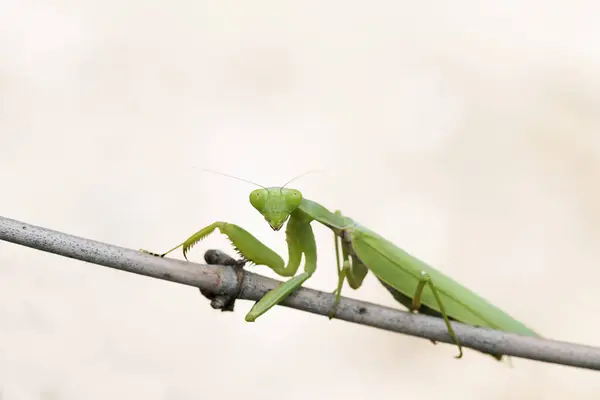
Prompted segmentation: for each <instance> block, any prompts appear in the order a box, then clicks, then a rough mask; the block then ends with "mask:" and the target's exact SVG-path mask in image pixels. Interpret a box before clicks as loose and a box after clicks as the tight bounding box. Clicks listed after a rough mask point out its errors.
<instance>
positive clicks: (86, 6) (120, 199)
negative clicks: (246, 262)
mask: <svg viewBox="0 0 600 400" xmlns="http://www.w3.org/2000/svg"><path fill="white" fill-rule="evenodd" d="M538 6H539V3H538V2H534V1H519V2H517V1H508V2H501V3H500V2H498V3H490V2H486V3H485V4H482V3H481V2H476V1H469V0H460V1H454V2H452V3H445V2H441V1H438V2H420V3H418V4H416V3H414V2H406V1H401V2H391V1H389V2H385V1H379V2H370V3H368V5H367V4H366V3H364V4H360V3H358V2H342V1H325V2H316V1H308V2H307V1H304V2H282V3H279V2H274V1H253V2H219V3H216V2H206V1H195V2H192V1H173V2H170V3H166V2H155V1H150V2H148V1H140V0H136V1H129V2H118V1H114V0H109V1H104V2H100V1H84V2H71V1H56V2H17V1H12V0H2V1H1V2H0V181H1V182H2V187H3V194H2V196H1V209H2V215H3V216H5V217H10V218H15V219H19V220H23V221H25V222H28V223H33V224H36V225H41V226H44V227H47V228H51V229H56V230H61V231H64V232H67V233H70V234H75V235H80V236H84V237H88V238H91V239H95V240H100V241H104V242H109V243H113V244H116V245H120V246H125V247H130V248H134V249H137V248H140V247H143V248H146V249H150V250H154V251H165V250H167V249H169V248H171V247H172V246H173V245H175V244H177V243H179V242H180V241H181V240H183V239H185V238H187V237H188V235H190V234H191V233H193V232H195V231H196V230H198V229H199V228H201V227H204V226H206V225H207V224H209V223H212V222H213V221H216V220H225V221H229V222H233V223H237V224H239V225H241V226H243V227H245V228H246V229H248V230H249V231H251V232H253V233H254V234H256V235H257V236H258V237H259V238H261V239H262V240H264V241H265V243H267V244H269V245H270V246H272V248H273V249H275V250H276V251H278V252H280V253H281V254H282V255H284V256H287V251H286V243H285V237H284V234H283V233H282V232H273V231H272V230H271V229H270V228H269V226H268V225H267V224H266V223H265V222H264V220H263V219H262V217H261V216H260V215H259V214H258V213H257V212H255V211H254V209H253V208H252V207H251V206H250V204H249V202H248V194H249V192H250V191H251V190H252V189H254V187H253V186H252V185H248V184H245V183H243V182H239V181H235V180H232V179H229V178H226V177H222V176H218V175H214V174H209V173H206V172H203V171H202V168H209V169H213V170H218V171H222V172H224V173H228V174H233V175H236V176H240V177H242V178H245V179H249V180H252V181H255V182H258V183H260V184H263V185H281V184H283V183H284V182H286V181H287V180H289V179H290V178H292V177H294V176H296V175H299V174H302V173H304V172H306V171H308V170H314V169H318V170H323V171H324V172H322V173H316V174H310V175H307V176H305V177H302V178H301V179H299V180H297V181H296V182H295V183H294V185H293V186H294V187H296V188H298V189H300V190H302V191H303V192H304V194H305V196H306V197H309V198H311V199H313V200H316V201H318V202H320V203H322V204H324V205H325V206H327V207H329V208H331V209H341V210H342V211H343V212H344V213H346V214H347V215H349V216H352V217H354V218H356V219H357V220H358V221H360V222H361V223H363V224H365V225H366V226H368V227H370V228H372V229H374V230H375V231H377V232H379V233H380V234H382V235H384V236H385V237H387V238H389V239H390V240H392V241H394V242H395V243H397V244H399V245H400V246H401V247H403V248H405V249H406V250H407V251H409V252H411V253H413V254H415V255H417V256H419V257H421V258H423V259H424V260H426V261H428V262H429V263H431V264H432V265H434V266H435V267H437V268H439V269H441V270H442V271H444V272H445V273H447V274H448V275H450V276H452V277H454V278H456V279H457V280H458V281H460V282H461V283H463V284H465V285H466V286H468V287H470V288H472V289H474V290H475V291H476V292H478V293H479V294H481V295H482V296H484V297H486V298H488V299H489V300H491V301H492V302H493V303H495V304H497V305H499V306H500V307H501V308H503V309H505V310H506V311H508V312H509V313H511V314H513V315H514V316H516V317H517V318H519V319H521V320H523V321H525V322H526V323H527V324H528V325H530V326H531V327H532V328H534V329H536V330H537V331H539V332H540V333H542V334H543V335H545V336H547V337H549V338H553V339H559V340H567V341H572V342H578V343H585V344H590V345H596V346H600V335H599V334H598V333H599V332H600V322H599V321H598V319H597V318H596V316H597V315H598V312H599V311H600V310H599V304H600V303H599V302H600V293H599V292H598V290H597V288H598V283H597V282H598V281H599V280H600V268H598V259H599V257H600V247H599V246H597V243H598V240H599V239H600V207H599V206H598V204H599V201H600V190H599V189H598V183H597V182H598V180H597V176H598V170H599V168H600V135H599V134H598V129H599V128H600V112H599V107H600V77H599V75H598V70H599V67H600V47H598V40H599V38H600V25H598V24H597V15H599V14H598V13H599V12H600V4H599V3H597V2H592V1H583V0H574V1H571V2H559V1H549V2H545V3H544V7H543V8H539V7H538ZM314 229H315V233H316V236H317V240H318V244H319V250H320V254H319V257H320V259H319V260H320V264H319V269H318V271H317V273H316V274H315V276H314V277H313V278H312V279H311V280H310V281H309V282H308V283H307V286H309V287H312V288H315V289H321V290H326V291H332V290H333V289H334V287H335V283H336V273H335V266H334V265H335V264H334V263H335V257H334V253H333V241H332V239H331V234H330V232H329V231H328V230H326V229H325V228H323V227H320V226H316V227H315V228H314ZM208 248H219V249H222V250H226V251H230V250H231V248H230V246H229V245H228V242H227V240H226V239H225V238H224V237H223V236H221V235H219V234H215V235H214V236H211V237H210V238H209V239H208V240H206V241H204V242H203V243H202V244H201V245H199V246H196V247H195V248H194V251H193V252H192V253H190V258H191V259H192V260H194V261H199V262H202V261H203V253H204V251H205V250H206V249H208ZM175 257H179V258H180V257H181V255H180V253H176V255H175ZM253 271H255V272H259V273H263V274H265V275H268V276H273V277H274V276H275V275H274V274H272V273H271V272H270V271H269V270H268V269H267V268H266V267H254V268H253ZM345 295H346V296H350V297H355V298H359V299H364V300H368V301H373V302H378V303H381V304H385V305H390V306H396V305H395V303H394V301H393V299H392V298H391V296H390V295H389V294H388V293H387V291H385V289H383V288H382V287H381V286H380V285H379V283H378V282H377V281H376V280H375V279H374V278H373V277H372V276H369V277H368V278H367V280H366V282H365V284H364V286H363V287H362V288H361V289H360V290H358V291H352V290H350V289H346V291H345ZM0 304H1V306H0V393H1V394H2V399H6V400H13V399H106V398H112V399H129V398H139V399H141V398H143V399H146V400H153V399H169V400H171V399H173V400H183V399H199V398H220V399H234V398H244V399H247V400H250V399H261V400H264V399H306V398H309V397H310V398H322V399H327V398H333V397H334V396H335V397H339V398H344V399H364V398H376V399H398V398H404V399H439V398H444V399H446V400H449V399H461V400H467V399H481V398H483V397H484V396H486V397H487V398H490V399H514V398H527V399H565V398H568V397H572V398H577V399H592V398H593V399H596V398H598V393H599V392H600V379H598V375H597V373H594V372H591V371H586V370H577V369H574V368H568V367H561V366H555V365H550V364H548V365H546V364H543V363H539V362H533V361H527V360H521V359H516V358H515V359H513V360H512V364H513V367H512V368H511V367H510V366H509V365H507V364H506V363H504V364H502V363H497V362H495V361H493V360H492V359H491V358H490V357H487V356H484V355H480V354H479V353H477V352H474V351H471V350H466V352H465V357H464V358H463V359H462V360H460V361H457V360H455V359H454V358H453V357H454V355H455V354H456V348H455V347H453V346H450V345H446V344H439V345H437V346H433V345H432V344H431V343H430V342H429V341H426V340H421V339H417V338H412V337H408V336H404V335H398V334H393V333H389V332H384V331H379V330H375V329H371V328H366V327H362V326H358V325H353V324H349V323H345V322H342V321H329V320H328V319H327V318H323V317H318V316H315V315H311V314H307V313H302V312H299V311H295V310H289V309H285V308H275V309H273V310H271V311H270V312H269V313H268V314H266V315H265V316H263V317H261V319H259V320H258V321H257V322H256V323H254V324H248V323H245V322H244V315H245V313H246V312H247V311H248V310H249V309H250V307H251V303H249V302H242V301H239V302H238V303H237V304H236V312H234V313H220V312H216V311H214V310H213V309H211V308H210V306H209V302H208V301H207V300H206V299H205V298H204V297H202V296H201V295H200V294H199V292H198V290H196V289H194V288H190V287H186V286H182V285H177V284H173V283H170V282H164V281H160V280H156V279H151V278H146V277H141V276H136V275H132V274H128V273H125V272H119V271H114V270H111V269H108V268H103V267H100V266H95V265H92V264H86V263H82V262H79V261H75V260H70V259H66V258H62V257H59V256H55V255H51V254H47V253H43V252H39V251H35V250H32V249H29V248H25V247H20V246H17V245H13V244H10V243H6V242H1V243H0Z"/></svg>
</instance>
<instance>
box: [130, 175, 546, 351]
mask: <svg viewBox="0 0 600 400" xmlns="http://www.w3.org/2000/svg"><path fill="white" fill-rule="evenodd" d="M212 172H215V171H212ZM219 174H221V175H225V176H228V177H231V178H234V179H239V180H242V181H245V182H248V183H251V184H254V185H256V186H259V187H260V189H256V190H253V191H252V192H251V193H250V204H251V205H252V206H253V207H254V208H255V209H256V210H257V211H258V212H259V213H260V214H261V215H262V216H263V217H264V219H265V220H266V221H267V223H268V224H269V226H270V227H271V228H272V229H273V230H274V231H279V230H281V228H282V227H283V226H284V224H285V223H286V222H287V226H286V229H285V235H286V241H287V245H288V261H287V264H286V263H285V262H284V260H283V259H282V258H281V257H280V256H279V255H278V254H277V253H276V252H274V251H273V250H271V249H270V248H269V247H267V246H266V245H264V244H263V243H262V242H261V241H259V240H258V239H257V238H256V237H254V236H253V235H252V234H251V233H249V232H248V231H246V230H245V229H243V228H242V227H240V226H238V225H235V224H231V223H228V222H223V221H217V222H214V223H212V224H210V225H208V226H206V227H205V228H203V229H201V230H199V231H198V232H196V233H194V234H193V235H192V236H190V237H189V238H188V239H186V240H185V241H184V242H182V243H180V244H179V245H177V246H175V247H173V248H172V249H171V250H169V251H167V252H165V253H162V254H157V253H151V252H149V251H147V250H143V249H141V250H140V251H142V252H145V253H150V254H154V255H156V256H159V257H164V256H166V255H167V254H169V253H171V252H173V251H174V250H176V249H178V248H180V247H182V248H183V256H184V257H185V258H186V260H187V253H188V252H189V250H190V249H191V248H192V247H193V246H194V245H195V244H197V243H198V242H199V241H201V240H202V239H204V238H205V237H207V236H208V235H210V234H211V233H212V232H214V231H215V229H218V230H219V231H220V232H221V233H222V234H224V235H225V236H227V237H228V238H229V240H230V241H231V243H232V244H233V246H234V247H235V250H236V251H237V252H238V253H239V254H240V255H241V256H242V257H243V259H244V260H245V261H248V262H251V263H253V264H256V265H265V266H267V267H269V268H271V269H272V270H273V271H274V272H275V273H277V274H278V275H280V276H282V277H292V278H291V279H289V280H287V281H285V282H283V283H281V284H280V285H278V286H277V287H275V288H274V289H272V290H271V291H269V292H268V293H266V294H265V295H264V296H263V297H262V298H261V299H260V300H259V301H258V302H256V303H255V304H254V306H253V307H252V308H251V310H250V311H249V312H248V314H247V315H246V317H245V320H246V321H248V322H254V321H255V320H256V319H257V318H258V317H260V316H261V315H263V314H264V313H265V312H267V311H268V310H269V309H271V308H272V307H273V306H275V305H277V304H278V303H280V302H281V301H283V300H284V299H285V298H286V297H287V296H289V295H290V294H291V293H293V292H294V291H295V290H296V289H297V288H299V287H300V286H302V284H303V283H304V282H306V281H307V280H308V279H309V278H310V277H311V276H312V275H313V274H314V272H315V271H316V269H317V244H316V242H315V237H314V234H313V230H312V226H311V223H312V222H313V221H317V222H319V223H321V224H322V225H324V226H326V227H327V228H329V229H331V231H332V232H333V234H334V241H335V252H336V261H337V273H338V283H337V287H336V289H335V291H334V294H335V301H334V304H333V306H332V309H331V312H330V314H329V318H330V319H331V318H333V316H334V315H335V312H336V309H337V306H338V304H339V302H340V298H341V294H342V287H343V286H344V282H348V285H349V286H350V287H351V288H352V289H355V290H356V289H358V288H360V286H361V285H362V283H363V280H364V279H365V277H366V275H367V273H368V271H371V273H373V275H375V277H376V278H377V279H378V280H379V281H380V282H381V283H382V285H383V286H384V287H385V288H386V289H387V290H388V291H389V292H390V293H391V294H392V296H393V297H394V298H395V299H396V300H397V301H398V302H399V303H401V304H402V305H403V306H405V307H406V308H408V309H409V310H410V311H411V312H419V313H422V314H426V315H430V316H435V317H441V318H443V320H444V322H445V324H446V327H447V329H448V333H449V335H450V336H451V338H452V340H453V342H454V343H455V344H456V345H457V346H458V351H459V354H458V355H457V356H456V358H461V357H462V355H463V351H462V346H461V344H460V341H459V340H458V338H457V336H456V334H455V332H454V330H453V329H452V325H451V324H450V321H451V320H454V321H458V322H462V323H466V324H470V325H475V326H482V327H487V328H491V329H498V330H502V331H506V332H511V333H517V334H521V335H527V336H535V337H539V335H538V334H537V333H536V332H534V331H533V330H531V329H530V328H528V327H527V326H525V325H524V324H523V323H521V322H520V321H517V320H516V319H514V318H513V317H511V316H510V315H508V314H507V313H505V312H504V311H502V310H501V309H500V308H498V307H496V306H494V305H493V304H491V303H490V302H488V301H487V300H485V299H484V298H482V297H480V296H479V295H477V294H476V293H474V292H473V291H471V290H470V289H468V288H466V287H465V286H463V285H461V284H460V283H458V282H456V281H455V280H453V279H452V278H450V277H448V276H447V275H444V274H443V273H441V272H440V271H438V270H437V269H435V268H433V267H432V266H430V265H428V264H427V263H425V262H424V261H422V260H420V259H418V258H416V257H414V256H412V255H411V254H409V253H407V252H406V251H405V250H403V249H401V248H400V247H398V246H396V245H395V244H393V243H391V242H390V241H388V240H386V239H385V238H383V237H382V236H380V235H378V234H377V233H375V232H373V231H372V230H370V229H368V228H366V227H365V226H363V225H361V224H359V223H358V222H357V221H355V220H354V219H352V218H349V217H347V216H345V215H342V213H341V211H339V210H336V211H334V212H331V211H330V210H328V209H327V208H325V207H324V206H322V205H320V204H319V203H316V202H314V201H312V200H309V199H307V198H305V197H303V195H302V193H301V192H300V191H299V190H296V189H290V188H286V187H285V186H287V185H288V184H289V183H290V182H292V181H293V180H294V179H296V178H298V177H296V178H294V179H292V180H291V181H289V182H287V183H286V184H285V185H283V186H281V187H264V186H262V185H258V184H256V183H254V182H250V181H247V180H245V179H241V178H237V177H235V176H231V175H227V174H222V173H219ZM303 175H304V174H303ZM301 176H302V175H301ZM340 247H341V253H342V254H341V256H342V257H341V258H342V260H341V262H340ZM302 256H304V271H303V272H302V273H300V274H298V275H296V272H297V271H298V269H299V267H300V263H301V260H302ZM487 354H490V355H491V356H493V357H494V358H495V359H497V360H501V359H502V357H503V355H502V354H491V353H487Z"/></svg>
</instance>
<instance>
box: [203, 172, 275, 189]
mask: <svg viewBox="0 0 600 400" xmlns="http://www.w3.org/2000/svg"><path fill="white" fill-rule="evenodd" d="M203 171H207V172H212V173H213V174H217V175H223V176H226V177H228V178H232V179H237V180H238V181H242V182H246V183H249V184H251V185H256V186H258V187H261V188H263V189H266V187H264V186H263V185H259V184H258V183H255V182H252V181H249V180H247V179H244V178H239V177H237V176H233V175H228V174H225V173H223V172H219V171H213V170H211V169H206V168H203Z"/></svg>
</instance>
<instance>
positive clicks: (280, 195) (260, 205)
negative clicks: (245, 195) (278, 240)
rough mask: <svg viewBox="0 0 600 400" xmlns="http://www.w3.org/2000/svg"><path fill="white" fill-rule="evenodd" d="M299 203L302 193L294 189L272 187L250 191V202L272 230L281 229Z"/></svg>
mask: <svg viewBox="0 0 600 400" xmlns="http://www.w3.org/2000/svg"><path fill="white" fill-rule="evenodd" d="M300 203H302V193H300V191H299V190H296V189H285V188H280V187H272V188H263V189H256V190H253V191H252V193H250V204H252V206H253V207H254V208H256V210H257V211H258V212H259V213H261V214H262V216H263V217H265V220H266V221H267V222H268V223H269V225H270V226H271V228H273V230H274V231H278V230H280V229H281V227H282V226H283V224H285V221H287V219H288V218H289V217H290V214H291V213H292V212H294V210H296V209H297V208H298V207H299V206H300Z"/></svg>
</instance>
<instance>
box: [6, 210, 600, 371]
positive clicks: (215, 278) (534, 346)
mask: <svg viewBox="0 0 600 400" xmlns="http://www.w3.org/2000/svg"><path fill="white" fill-rule="evenodd" d="M0 240H5V241H8V242H12V243H17V244H20V245H23V246H27V247H31V248H34V249H38V250H42V251H46V252H50V253H54V254H58V255H62V256H65V257H69V258H74V259H78V260H81V261H86V262H89V263H94V264H98V265H103V266H105V267H110V268H115V269H118V270H122V271H128V272H132V273H135V274H139V275H145V276H149V277H153V278H158V279H163V280H167V281H171V282H177V283H181V284H184V285H189V286H194V287H197V288H199V289H200V290H201V291H202V293H203V294H204V293H207V294H208V297H209V298H211V299H212V300H213V301H222V304H223V305H224V307H231V308H232V307H233V303H230V302H229V300H228V299H231V297H232V296H233V297H236V295H237V298H238V299H244V300H252V301H258V300H260V298H261V297H262V296H263V295H264V294H265V293H267V292H268V291H269V290H271V289H273V288H274V287H275V286H276V285H278V284H279V283H281V281H278V280H275V279H271V278H267V277H265V276H261V275H258V274H255V273H252V272H249V271H245V272H244V273H243V274H241V275H242V276H240V274H239V269H240V268H239V267H234V266H231V265H204V264H197V263H190V262H186V261H181V260H176V259H172V258H161V257H156V256H152V255H150V254H146V253H143V252H139V251H136V250H132V249H126V248H123V247H119V246H114V245H110V244H106V243H102V242H97V241H94V240H90V239H85V238H81V237H77V236H73V235H68V234H66V233H61V232H57V231H53V230H50V229H46V228H42V227H38V226H35V225H31V224H26V223H24V222H20V221H15V220H12V219H9V218H4V217H0ZM240 278H241V279H240ZM218 299H221V300H218ZM333 301H334V296H333V295H332V294H331V293H325V292H320V291H317V290H313V289H308V288H304V287H302V288H300V289H298V290H296V291H295V292H294V293H293V294H291V295H290V296H289V297H288V298H287V299H286V300H284V301H283V302H282V303H281V306H284V307H290V308H294V309H298V310H303V311H307V312H310V313H313V314H319V315H323V316H328V315H329V311H330V310H331V307H332V305H333ZM214 305H215V304H213V306H214ZM216 305H219V304H216ZM335 318H337V319H341V320H344V321H348V322H354V323H357V324H362V325H366V326H371V327H375V328H379V329H384V330H388V331H392V332H398V333H403V334H406V335H411V336H416V337H421V338H426V339H429V340H434V341H437V342H444V343H453V341H452V338H451V337H450V335H449V334H448V331H447V329H446V326H445V324H444V321H443V320H442V319H440V318H435V317H430V316H427V315H420V314H412V313H409V312H405V311H401V310H397V309H394V308H390V307H384V306H380V305H376V304H372V303H368V302H363V301H358V300H353V299H349V298H345V297H343V298H342V300H341V302H340V304H339V306H338V309H337V313H336V316H335ZM258 323H260V322H258ZM452 326H453V328H454V331H455V333H456V336H457V337H458V339H459V340H460V342H461V344H462V345H463V346H464V347H469V348H472V349H475V350H479V351H483V352H487V353H492V354H505V355H507V356H514V357H520V358H526V359H530V360H537V361H543V362H548V363H554V364H562V365H568V366H573V367H579V368H586V369H592V370H600V348H597V347H592V346H586V345H580V344H575V343H568V342H561V341H555V340H548V339H539V338H533V337H527V336H521V335H516V334H511V333H506V332H502V331H497V330H492V329H485V328H477V327H474V326H470V325H465V324H461V323H458V322H453V323H452Z"/></svg>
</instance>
